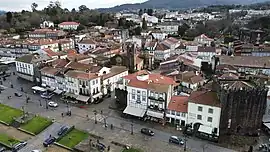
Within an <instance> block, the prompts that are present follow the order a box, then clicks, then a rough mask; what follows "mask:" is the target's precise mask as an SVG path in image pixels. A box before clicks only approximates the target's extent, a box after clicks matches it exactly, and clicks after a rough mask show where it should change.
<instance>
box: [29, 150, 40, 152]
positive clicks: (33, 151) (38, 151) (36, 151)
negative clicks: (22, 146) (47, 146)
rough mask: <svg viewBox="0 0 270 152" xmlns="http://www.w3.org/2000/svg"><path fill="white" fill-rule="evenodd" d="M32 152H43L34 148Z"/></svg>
mask: <svg viewBox="0 0 270 152" xmlns="http://www.w3.org/2000/svg"><path fill="white" fill-rule="evenodd" d="M31 152H42V151H41V150H32V151H31Z"/></svg>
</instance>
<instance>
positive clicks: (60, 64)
mask: <svg viewBox="0 0 270 152" xmlns="http://www.w3.org/2000/svg"><path fill="white" fill-rule="evenodd" d="M68 63H69V61H68V60H66V59H56V60H54V61H52V66H53V67H55V68H64V67H65V66H66V65H67V64H68Z"/></svg>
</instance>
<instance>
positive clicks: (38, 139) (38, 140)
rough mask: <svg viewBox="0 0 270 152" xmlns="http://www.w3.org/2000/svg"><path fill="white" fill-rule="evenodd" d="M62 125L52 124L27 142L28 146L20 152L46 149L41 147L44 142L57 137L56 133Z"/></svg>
mask: <svg viewBox="0 0 270 152" xmlns="http://www.w3.org/2000/svg"><path fill="white" fill-rule="evenodd" d="M61 126H62V124H60V123H57V122H54V123H53V124H52V125H50V126H49V127H48V128H47V129H45V130H44V131H43V132H41V133H40V134H38V135H37V136H35V137H34V138H32V139H31V140H29V141H28V142H29V144H28V145H27V146H26V147H24V148H23V149H22V150H20V152H29V151H31V150H34V149H42V150H44V149H46V148H45V147H44V146H43V142H44V140H46V139H47V138H49V137H50V135H51V136H54V137H58V135H57V132H58V130H59V129H60V128H61Z"/></svg>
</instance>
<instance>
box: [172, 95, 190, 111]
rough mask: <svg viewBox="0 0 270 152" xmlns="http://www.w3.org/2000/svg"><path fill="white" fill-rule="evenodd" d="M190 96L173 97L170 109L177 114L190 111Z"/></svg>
mask: <svg viewBox="0 0 270 152" xmlns="http://www.w3.org/2000/svg"><path fill="white" fill-rule="evenodd" d="M188 98H189V97H188V96H172V98H171V101H170V102H169V105H168V109H169V110H173V111H176V112H185V113H187V111H188Z"/></svg>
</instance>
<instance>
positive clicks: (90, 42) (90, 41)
mask: <svg viewBox="0 0 270 152" xmlns="http://www.w3.org/2000/svg"><path fill="white" fill-rule="evenodd" d="M79 43H83V44H97V42H96V41H94V40H93V39H83V40H81V41H80V42H79Z"/></svg>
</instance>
